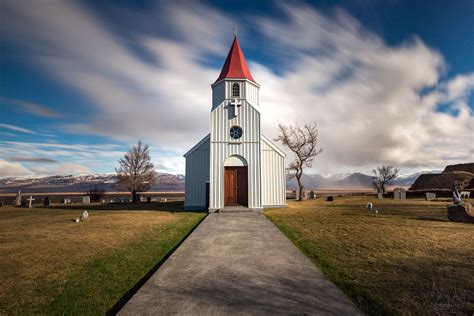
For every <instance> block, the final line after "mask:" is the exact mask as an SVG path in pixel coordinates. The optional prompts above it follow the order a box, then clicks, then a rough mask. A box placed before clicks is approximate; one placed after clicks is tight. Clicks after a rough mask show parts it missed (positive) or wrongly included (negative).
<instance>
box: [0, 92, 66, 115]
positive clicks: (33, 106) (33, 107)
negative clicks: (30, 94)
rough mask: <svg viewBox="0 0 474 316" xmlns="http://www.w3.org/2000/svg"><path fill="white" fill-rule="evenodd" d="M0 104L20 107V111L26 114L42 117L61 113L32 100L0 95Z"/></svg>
mask: <svg viewBox="0 0 474 316" xmlns="http://www.w3.org/2000/svg"><path fill="white" fill-rule="evenodd" d="M0 104H1V105H4V106H12V107H17V108H20V109H21V110H22V111H24V112H26V113H28V114H34V115H38V116H42V117H49V118H57V117H61V114H60V113H59V112H57V111H54V110H53V109H51V108H49V107H47V106H45V105H42V104H38V103H34V102H29V101H23V100H18V99H13V98H5V97H0Z"/></svg>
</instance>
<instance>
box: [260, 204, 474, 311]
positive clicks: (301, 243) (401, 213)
mask: <svg viewBox="0 0 474 316" xmlns="http://www.w3.org/2000/svg"><path fill="white" fill-rule="evenodd" d="M468 201H469V200H468ZM368 202H372V203H373V205H374V206H375V207H376V208H377V209H378V211H379V214H378V215H377V216H376V215H375V214H373V213H372V212H369V211H368V210H367V208H366V206H367V204H368ZM470 202H471V203H472V200H470ZM450 203H451V202H450V201H446V200H444V199H438V200H436V201H426V199H408V200H393V199H383V200H379V199H377V198H376V197H373V196H357V197H354V196H350V197H348V196H346V197H337V196H335V197H334V201H333V202H327V201H326V199H325V198H317V199H315V200H307V201H303V202H293V203H289V205H288V209H268V210H266V211H265V215H266V216H267V217H268V218H269V219H270V220H271V221H272V222H273V223H274V224H275V225H276V226H277V227H278V228H279V229H280V230H281V231H282V232H283V233H284V234H285V235H286V236H287V237H288V238H289V239H291V240H292V241H293V243H294V244H296V245H297V246H298V247H299V248H300V250H301V251H302V252H303V253H304V254H305V255H307V256H308V257H309V258H310V259H311V260H312V261H313V263H314V264H315V265H316V266H317V267H318V268H319V269H320V270H321V271H322V272H323V273H324V274H325V275H326V276H328V277H329V278H330V279H331V281H333V282H334V283H335V284H336V285H337V286H338V287H339V288H340V289H342V290H343V292H344V293H346V294H347V295H348V296H349V297H350V298H351V299H352V300H353V301H354V302H356V303H357V305H358V307H359V308H361V310H362V311H364V312H366V313H368V314H469V313H470V311H471V312H472V310H473V309H474V301H473V300H472V298H473V297H472V293H474V266H473V262H474V244H473V243H472V236H473V235H474V226H473V225H472V224H465V223H455V222H450V221H449V220H448V217H447V205H448V204H450Z"/></svg>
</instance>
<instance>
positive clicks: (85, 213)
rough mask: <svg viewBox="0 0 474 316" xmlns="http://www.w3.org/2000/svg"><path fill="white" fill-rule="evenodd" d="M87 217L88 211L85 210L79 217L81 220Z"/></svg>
mask: <svg viewBox="0 0 474 316" xmlns="http://www.w3.org/2000/svg"><path fill="white" fill-rule="evenodd" d="M88 218H89V213H87V211H84V212H82V215H81V217H80V218H79V219H80V220H81V221H85V220H86V219H88Z"/></svg>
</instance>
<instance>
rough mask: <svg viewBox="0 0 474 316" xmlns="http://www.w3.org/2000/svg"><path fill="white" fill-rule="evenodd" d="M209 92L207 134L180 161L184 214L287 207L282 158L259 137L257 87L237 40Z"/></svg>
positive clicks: (269, 143)
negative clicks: (182, 163)
mask: <svg viewBox="0 0 474 316" xmlns="http://www.w3.org/2000/svg"><path fill="white" fill-rule="evenodd" d="M211 87H212V109H211V132H210V133H209V134H208V135H207V136H206V137H204V138H203V139H202V140H201V141H200V142H198V143H197V144H196V145H195V146H194V147H193V148H191V149H190V150H189V151H188V152H187V153H186V154H185V155H184V157H185V158H186V184H185V190H186V193H185V201H184V208H185V209H186V210H204V209H208V210H209V212H216V211H219V210H220V209H223V208H226V207H236V206H237V207H238V206H242V207H248V208H250V209H254V210H262V209H263V208H265V207H284V206H286V205H287V204H286V181H285V157H286V155H285V153H284V152H283V151H281V150H280V149H279V148H278V147H277V146H275V144H273V143H272V142H271V141H270V140H269V139H267V138H266V137H265V136H263V135H262V134H261V132H260V112H259V110H258V107H259V89H260V85H259V84H258V83H257V82H256V81H255V80H254V78H253V77H252V74H251V73H250V70H249V68H248V66H247V62H246V61H245V57H244V54H243V52H242V49H241V48H240V44H239V41H238V39H237V36H235V38H234V42H233V43H232V46H231V48H230V51H229V54H228V55H227V58H226V60H225V63H224V66H223V68H222V71H221V73H220V75H219V77H218V78H217V80H216V82H214V83H213V84H212V85H211Z"/></svg>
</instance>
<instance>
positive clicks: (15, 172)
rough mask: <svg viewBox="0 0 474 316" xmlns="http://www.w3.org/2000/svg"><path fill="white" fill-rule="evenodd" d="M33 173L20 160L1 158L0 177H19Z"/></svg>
mask: <svg viewBox="0 0 474 316" xmlns="http://www.w3.org/2000/svg"><path fill="white" fill-rule="evenodd" d="M29 175H33V172H31V170H29V169H27V168H25V167H24V166H23V165H22V164H20V163H18V162H9V161H6V160H3V159H0V177H18V176H29Z"/></svg>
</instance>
